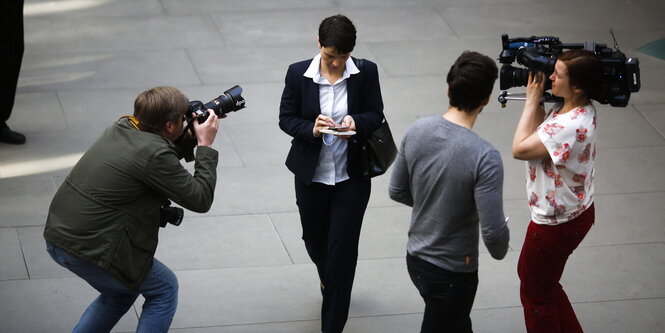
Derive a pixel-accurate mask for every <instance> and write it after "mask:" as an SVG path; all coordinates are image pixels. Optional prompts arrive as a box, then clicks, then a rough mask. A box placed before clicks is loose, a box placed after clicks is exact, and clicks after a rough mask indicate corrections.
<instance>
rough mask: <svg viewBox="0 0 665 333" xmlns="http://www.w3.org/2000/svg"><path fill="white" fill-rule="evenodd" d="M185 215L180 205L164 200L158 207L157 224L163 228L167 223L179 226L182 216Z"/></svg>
mask: <svg viewBox="0 0 665 333" xmlns="http://www.w3.org/2000/svg"><path fill="white" fill-rule="evenodd" d="M184 216H185V210H184V209H182V208H180V207H173V206H171V201H170V200H166V201H165V202H164V203H163V204H162V206H161V207H159V225H160V226H161V227H162V228H164V227H166V224H167V223H170V224H173V225H174V226H176V227H177V226H179V225H180V223H182V218H183V217H184Z"/></svg>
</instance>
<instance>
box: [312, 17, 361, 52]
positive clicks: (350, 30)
mask: <svg viewBox="0 0 665 333" xmlns="http://www.w3.org/2000/svg"><path fill="white" fill-rule="evenodd" d="M319 43H320V44H321V46H322V47H334V48H335V49H336V50H337V52H339V53H340V54H346V53H351V51H353V48H354V47H355V46H356V27H354V26H353V22H351V20H349V18H348V17H346V16H344V15H342V14H338V15H334V16H331V17H327V18H325V19H323V21H321V25H319Z"/></svg>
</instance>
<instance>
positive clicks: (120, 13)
mask: <svg viewBox="0 0 665 333" xmlns="http://www.w3.org/2000/svg"><path fill="white" fill-rule="evenodd" d="M338 12H342V13H345V14H347V15H348V16H350V17H351V19H352V20H354V22H355V23H356V25H357V28H358V32H359V33H358V45H357V46H356V50H355V51H354V55H356V56H358V57H366V58H370V59H372V60H374V61H376V63H377V64H378V65H379V73H380V76H381V85H382V91H383V96H384V102H385V106H386V115H387V117H388V119H389V120H390V122H391V127H392V128H393V132H394V135H395V138H396V139H397V140H400V139H401V137H402V134H403V133H404V131H405V130H406V129H407V128H408V126H409V125H410V124H411V123H412V122H413V121H414V120H416V119H417V118H419V117H423V116H427V115H432V114H438V113H442V112H443V111H444V110H445V108H446V106H447V99H446V98H445V94H444V89H445V84H444V82H445V80H444V76H445V74H446V72H447V70H448V68H449V66H450V65H451V63H452V62H453V61H454V59H455V58H456V57H457V55H459V53H461V51H463V50H465V49H472V50H477V51H480V52H483V53H486V54H489V55H491V56H492V57H495V56H496V55H498V54H499V52H500V34H501V33H508V34H510V35H511V36H513V37H515V36H530V35H556V36H559V37H561V39H562V40H563V41H564V42H584V41H596V42H599V43H607V44H612V40H611V37H610V36H609V33H608V32H607V31H608V30H609V28H610V27H612V28H614V31H615V34H616V37H617V39H618V41H619V46H620V47H621V48H622V50H623V51H624V52H626V53H627V54H628V55H629V56H633V57H639V59H640V64H641V73H642V90H641V91H640V92H639V93H637V94H634V95H633V96H632V98H631V101H630V105H629V106H628V107H626V108H624V109H621V108H611V107H607V106H599V107H598V108H599V111H600V119H599V122H600V124H601V125H600V131H599V132H600V137H599V142H598V146H599V152H598V160H597V179H598V182H597V200H596V206H597V222H596V224H595V226H594V227H593V229H592V231H591V233H590V234H589V236H588V237H587V238H586V239H585V240H584V242H583V243H582V246H581V247H580V248H579V249H578V250H577V251H576V252H575V254H574V255H573V256H572V257H571V259H570V262H569V265H568V268H567V270H566V272H565V274H564V277H563V284H564V286H565V288H566V290H568V291H569V296H570V299H571V301H572V302H573V303H574V307H575V309H576V311H577V313H578V316H579V318H580V321H581V322H582V324H583V326H584V328H585V330H586V331H587V332H598V333H600V332H603V333H604V332H627V331H630V332H634V333H647V332H659V331H662V327H663V326H664V325H665V319H664V318H665V284H663V280H664V279H665V259H664V257H663V253H664V252H665V218H664V217H663V207H664V206H665V176H664V175H663V171H664V170H665V169H664V168H663V165H665V110H664V109H665V94H663V89H664V88H665V61H663V60H661V59H657V58H654V57H651V56H648V55H644V54H639V53H637V52H636V51H635V50H636V49H638V48H640V47H641V46H643V45H645V44H648V43H650V42H652V41H654V40H657V39H660V38H664V37H665V25H664V24H663V21H662V14H663V13H664V12H665V5H664V4H663V2H662V1H656V0H633V1H600V0H591V1H573V0H561V1H556V2H552V1H544V0H536V1H527V0H501V1H493V0H465V1H461V0H415V1H408V2H405V1H399V0H364V1H358V0H353V1H352V0H337V1H335V0H284V1H272V0H245V1H231V0H219V1H215V0H191V1H179V0H82V1H52V0H26V5H25V30H26V53H25V57H24V62H23V68H22V72H21V77H20V81H19V89H18V94H17V99H16V100H17V102H16V108H15V112H14V115H13V116H12V118H11V119H10V122H9V124H10V126H12V127H13V128H15V129H16V130H19V131H21V132H24V133H25V134H26V135H27V136H28V142H27V143H26V144H25V145H23V146H9V145H0V209H1V213H0V300H1V302H0V332H3V333H4V332H12V333H13V332H21V333H23V332H28V333H30V332H67V331H70V330H71V328H72V327H73V325H75V323H76V321H77V319H78V317H79V316H80V314H81V313H82V311H83V309H84V308H85V306H86V304H88V303H89V302H90V301H91V300H92V299H93V298H94V297H95V291H94V290H93V289H92V288H90V287H89V286H87V285H86V284H85V283H83V282H82V281H81V280H80V279H78V278H77V277H75V276H73V275H72V274H71V273H70V272H68V271H66V270H64V269H62V268H61V267H60V266H57V265H56V264H55V263H54V262H52V260H51V259H50V258H49V257H48V255H47V254H46V252H45V249H44V243H43V238H42V236H41V234H42V230H43V225H44V221H45V216H46V213H47V212H48V205H49V203H50V200H51V198H52V197H53V194H54V193H55V191H56V189H57V187H58V185H59V184H60V183H61V182H62V181H63V179H64V176H65V175H66V174H67V173H68V171H69V169H70V168H71V166H72V165H73V163H74V162H75V161H76V160H77V158H78V157H79V156H80V154H81V153H82V152H84V151H85V150H86V148H87V147H89V146H90V144H91V143H92V142H93V140H94V139H95V138H96V137H97V136H98V134H99V132H100V131H101V130H102V129H103V128H105V127H106V126H108V125H109V124H110V123H111V122H112V121H113V120H115V119H117V118H118V117H119V116H121V115H124V114H128V113H131V107H132V103H133V98H134V97H135V96H136V95H137V94H138V93H140V92H141V91H143V90H144V89H146V88H149V87H152V86H156V85H172V86H176V87H178V88H179V89H181V90H182V91H183V92H185V93H186V94H187V95H188V96H189V97H190V98H191V99H201V100H206V99H209V98H211V97H214V96H217V95H218V94H220V93H221V92H222V91H224V90H225V89H227V88H229V87H231V86H233V85H234V84H240V85H241V86H242V87H243V88H244V89H245V92H244V96H245V97H246V98H247V103H248V107H247V109H245V110H242V111H241V112H238V113H234V114H231V115H230V117H229V118H228V119H225V120H223V122H222V126H221V129H220V132H219V136H218V139H217V141H216V142H215V148H217V149H218V150H219V151H220V163H219V167H218V174H219V179H218V185H217V190H216V201H215V203H214V205H213V207H212V209H211V210H210V212H209V213H207V214H204V215H197V214H194V213H187V217H186V221H185V222H184V223H183V224H182V225H181V226H180V227H178V228H176V227H171V226H169V227H168V228H167V229H165V230H163V232H162V233H161V244H160V247H159V249H158V252H157V257H158V258H159V259H160V260H162V261H163V262H165V263H166V264H167V265H169V266H170V267H172V268H173V269H174V270H175V271H176V274H177V276H178V278H179V281H180V285H181V290H180V305H179V309H178V312H177V314H176V317H175V319H174V322H173V326H172V331H173V332H180V333H212V332H222V333H230V332H240V333H249V332H252V333H254V332H257V333H267V332H284V333H287V332H288V333H300V332H303V333H304V332H317V331H318V330H319V321H318V316H319V307H320V294H319V290H318V281H317V278H316V273H315V268H314V266H313V265H312V264H311V263H310V261H309V259H308V257H307V253H306V251H305V249H304V246H303V244H302V241H301V240H300V225H299V221H298V213H297V209H296V206H295V198H294V193H293V179H292V176H291V174H290V173H289V172H288V170H286V168H285V167H284V165H283V162H284V158H285V155H286V152H287V151H288V149H289V140H290V138H289V137H288V136H286V135H285V134H283V133H282V132H281V131H280V130H279V128H278V127H277V112H278V104H279V98H280V94H281V90H282V87H283V79H284V74H285V71H286V67H287V66H288V64H290V63H292V62H295V61H298V60H302V59H306V58H309V57H311V56H313V55H314V54H316V52H317V49H316V28H317V26H318V23H319V21H320V20H321V19H322V18H323V17H325V16H328V15H331V14H335V13H338ZM497 86H498V84H497ZM497 88H498V87H497ZM515 90H518V89H515ZM495 94H496V92H495ZM520 111H521V105H520V103H519V102H511V103H509V104H508V105H507V107H506V108H505V109H502V108H500V106H499V105H498V103H496V102H494V101H492V103H491V104H490V105H489V106H488V107H487V108H486V109H485V111H484V112H483V114H482V115H481V117H480V119H479V120H478V122H477V124H476V127H475V130H476V131H478V133H480V135H481V136H483V137H484V138H486V139H487V140H488V141H490V142H492V143H493V144H494V145H495V146H496V147H497V148H498V149H499V150H500V151H501V153H502V155H503V159H504V165H505V188H504V199H505V204H504V206H505V210H506V213H507V214H508V215H511V216H512V219H511V222H510V226H511V233H512V239H511V242H510V247H511V250H510V252H509V253H508V255H507V257H506V259H504V260H503V261H495V260H493V259H491V258H490V256H489V255H488V254H487V252H486V250H485V249H484V248H481V255H480V261H481V267H480V278H481V282H480V286H479V290H478V295H477V297H476V302H475V304H474V310H473V312H472V317H473V323H474V329H475V331H477V332H500V333H502V332H511V333H512V332H524V331H525V330H524V325H523V319H522V313H521V307H520V302H519V281H518V279H517V275H516V263H517V259H518V256H519V250H520V248H521V245H522V242H523V239H524V235H523V234H524V232H525V230H526V225H527V221H528V218H529V214H528V209H527V208H526V205H525V202H524V193H523V191H524V185H523V184H524V183H523V176H524V169H523V168H524V166H523V164H522V162H519V161H515V160H513V159H512V158H511V154H510V144H511V140H512V133H513V130H514V127H515V124H516V122H517V119H518V117H519V114H520ZM188 168H190V169H191V166H188ZM387 183H388V176H383V177H379V178H376V179H374V181H373V193H372V196H371V199H370V204H369V208H368V210H367V214H366V218H365V222H364V228H363V232H362V236H361V243H360V250H359V252H360V253H359V257H360V259H359V262H358V271H357V274H356V281H355V286H354V292H353V300H352V304H351V309H350V319H349V322H348V324H347V329H346V332H358V333H366V332H367V333H373V332H382V333H383V332H386V333H393V332H395V333H397V332H400V333H401V332H416V331H418V327H419V323H420V320H421V319H422V311H423V304H422V300H421V299H420V297H419V296H418V294H417V292H416V290H415V288H413V287H412V285H411V282H410V280H409V277H408V274H407V272H406V267H405V263H404V253H405V243H406V230H407V228H408V223H409V222H408V221H409V216H410V210H409V209H408V208H407V207H404V206H401V205H399V204H396V203H394V202H392V201H391V200H390V199H389V198H388V196H387V193H386V187H387ZM141 303H142V301H141V300H139V301H138V302H137V304H135V306H134V309H133V310H132V311H130V312H129V313H128V314H127V315H125V317H124V318H123V319H122V320H121V322H120V323H119V324H118V325H117V326H116V328H115V332H131V331H132V330H133V329H134V327H135V326H136V323H137V320H138V319H137V318H138V314H139V313H140V311H141Z"/></svg>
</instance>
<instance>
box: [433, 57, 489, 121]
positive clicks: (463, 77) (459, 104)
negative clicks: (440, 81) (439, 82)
mask: <svg viewBox="0 0 665 333" xmlns="http://www.w3.org/2000/svg"><path fill="white" fill-rule="evenodd" d="M497 77H498V69H497V67H496V63H495V62H494V60H492V58H490V57H488V56H486V55H484V54H480V53H478V52H474V51H464V52H463V53H462V55H460V56H459V58H457V60H456V61H455V63H454V64H453V65H452V66H451V67H450V71H448V76H447V78H446V81H447V82H448V97H449V99H450V105H451V106H453V107H456V108H458V109H460V110H462V111H466V112H470V111H473V110H474V109H476V108H477V107H479V106H480V105H481V104H482V103H483V101H485V99H486V98H487V97H489V95H490V94H491V93H492V88H493V87H494V81H496V78H497Z"/></svg>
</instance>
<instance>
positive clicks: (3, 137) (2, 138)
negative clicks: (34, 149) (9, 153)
mask: <svg viewBox="0 0 665 333" xmlns="http://www.w3.org/2000/svg"><path fill="white" fill-rule="evenodd" d="M0 142H4V143H10V144H14V145H20V144H24V143H25V135H23V134H21V133H18V132H14V131H12V130H11V129H9V126H7V125H4V126H2V125H0Z"/></svg>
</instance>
